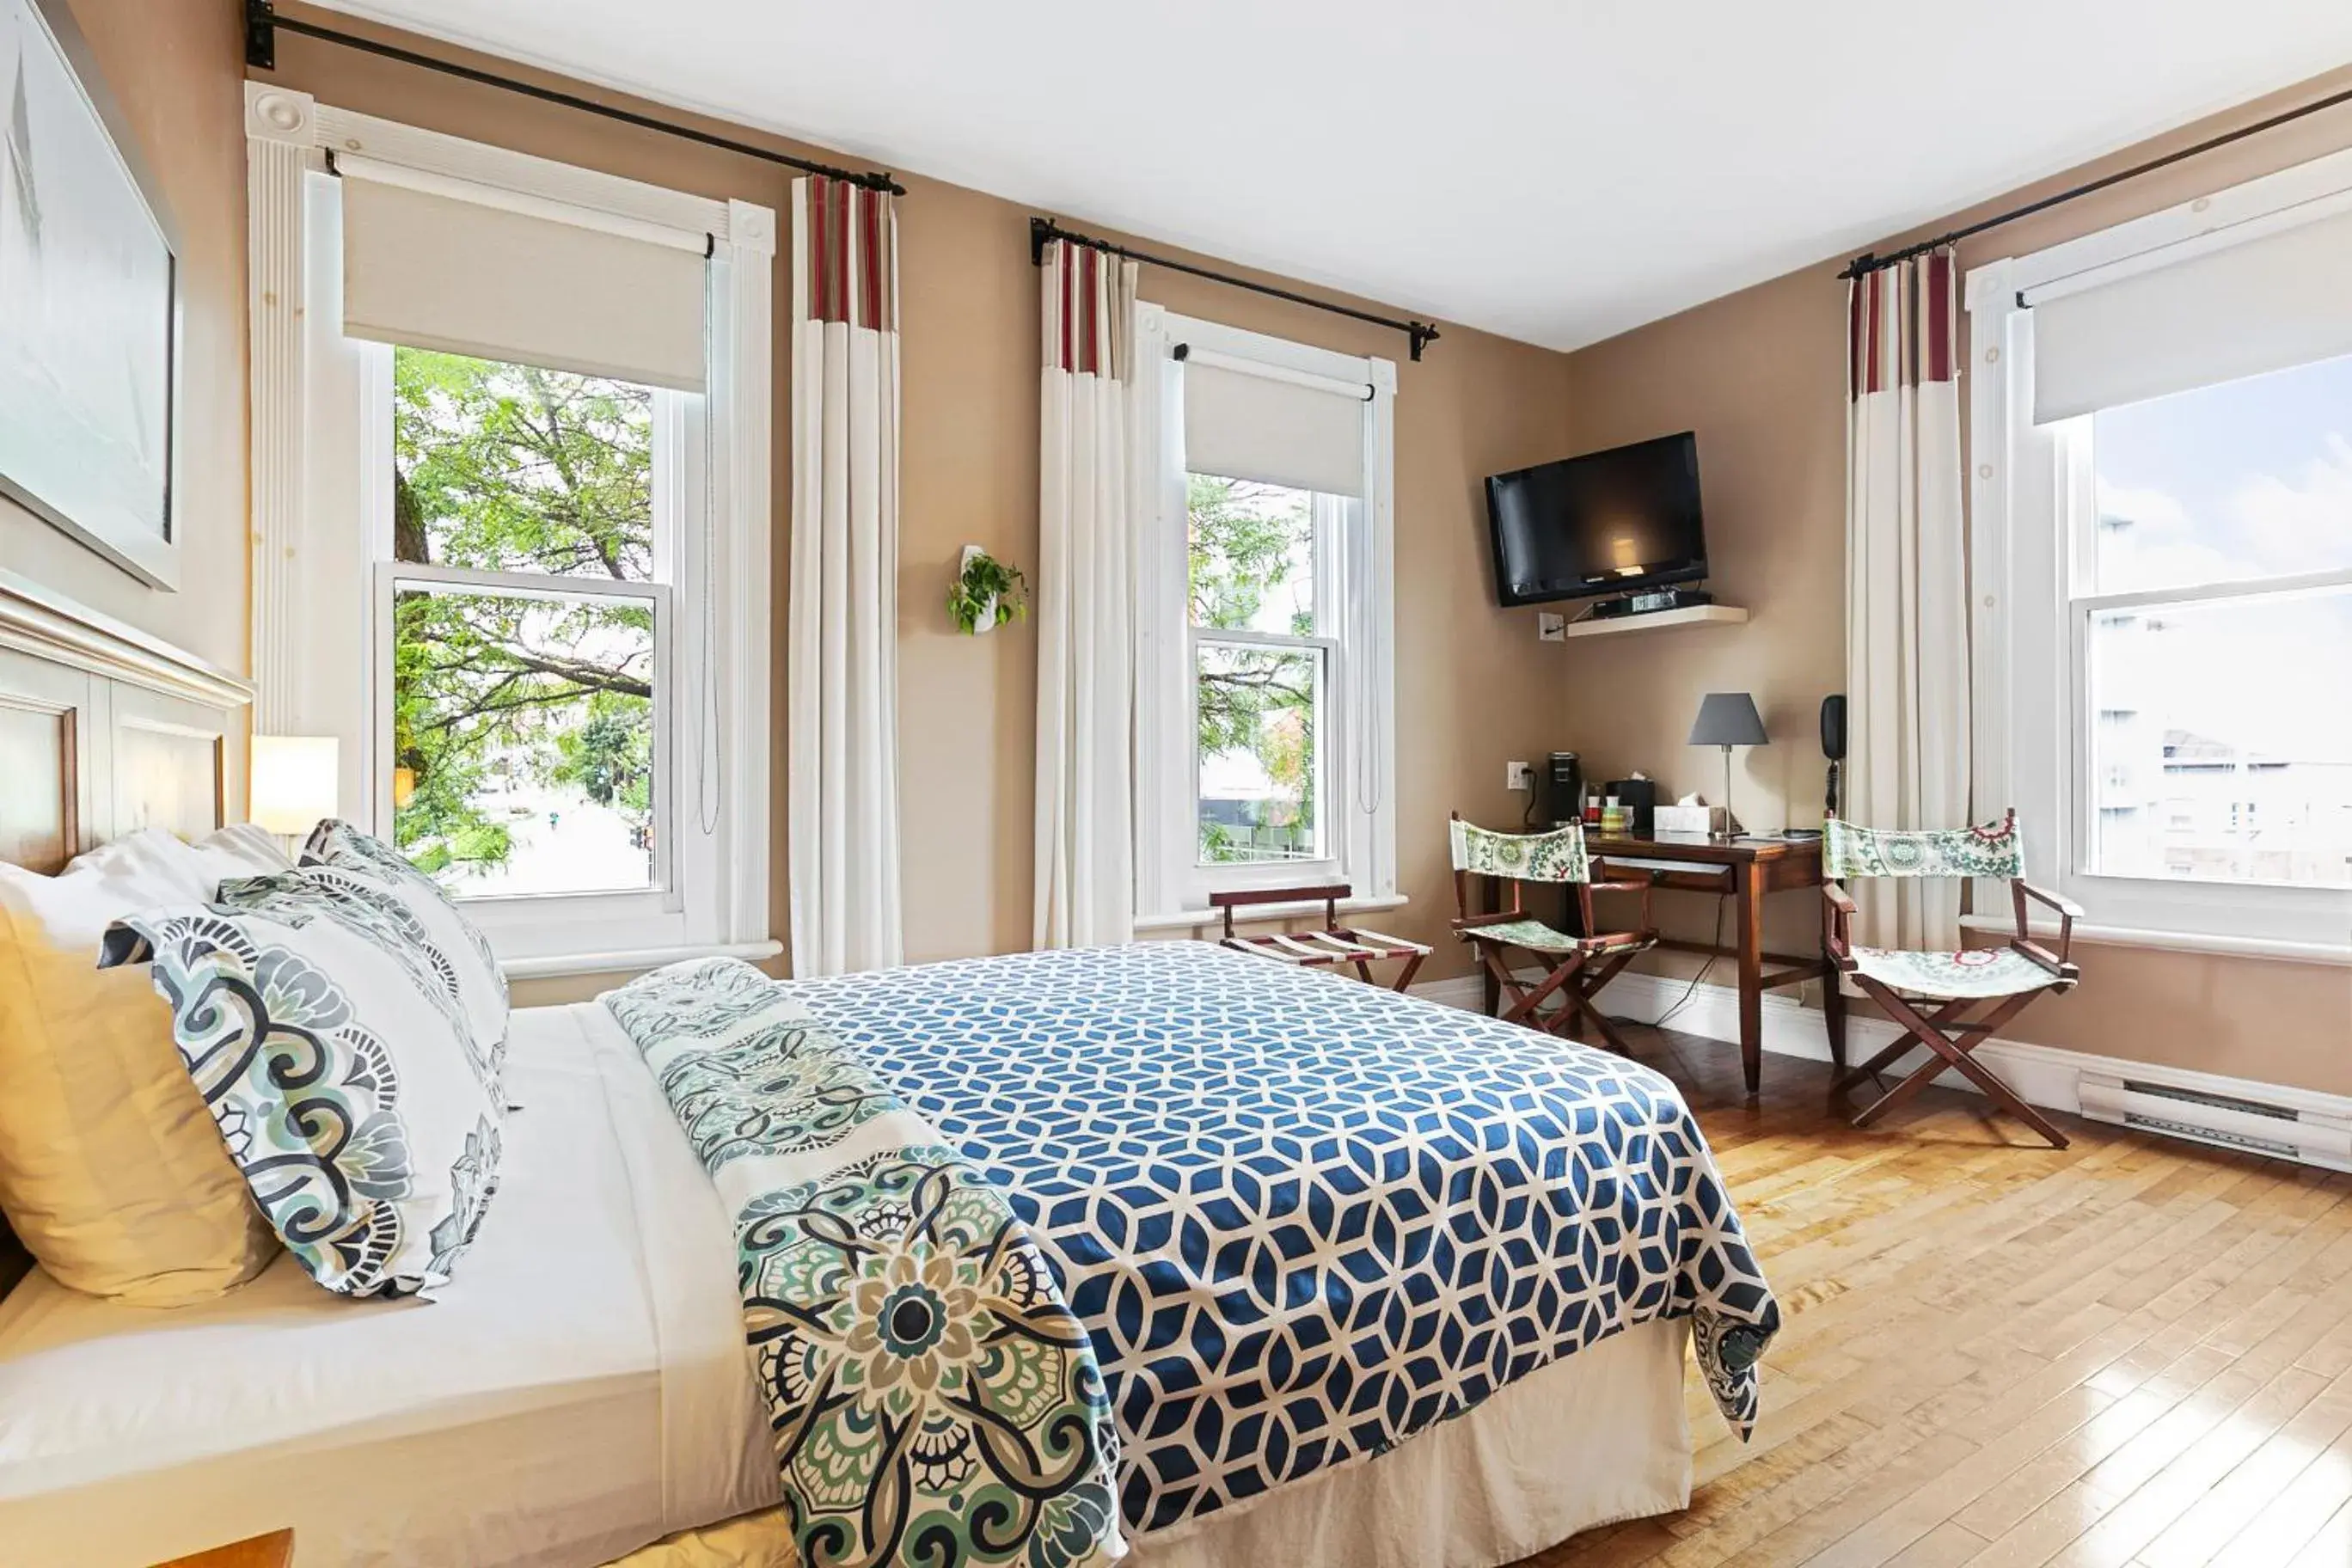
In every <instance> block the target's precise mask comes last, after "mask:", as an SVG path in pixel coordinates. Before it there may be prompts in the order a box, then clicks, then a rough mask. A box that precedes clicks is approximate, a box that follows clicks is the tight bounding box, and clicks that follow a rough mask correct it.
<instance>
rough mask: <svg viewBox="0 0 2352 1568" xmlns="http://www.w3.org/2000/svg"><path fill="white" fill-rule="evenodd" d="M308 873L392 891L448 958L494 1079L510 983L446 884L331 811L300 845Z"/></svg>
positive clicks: (502, 1051) (461, 1002) (502, 1048)
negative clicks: (447, 891)
mask: <svg viewBox="0 0 2352 1568" xmlns="http://www.w3.org/2000/svg"><path fill="white" fill-rule="evenodd" d="M302 868H303V869H304V870H305V871H306V872H310V873H312V874H314V875H318V876H320V877H322V878H325V877H331V878H334V879H344V885H349V884H350V883H352V882H357V883H360V884H362V885H364V886H367V887H372V888H373V889H377V890H379V891H381V892H383V893H388V894H390V895H391V896H392V897H393V898H394V899H396V900H398V901H399V902H400V903H401V905H402V906H403V907H404V908H405V909H406V910H408V912H409V915H410V916H411V918H412V919H413V920H414V921H415V923H416V924H417V926H419V927H420V928H422V930H423V931H425V934H426V937H427V939H428V940H429V941H430V942H431V944H432V945H433V947H434V948H435V949H436V951H437V952H439V953H440V954H441V956H442V957H443V958H444V959H445V960H446V961H447V964H448V974H449V978H450V980H451V982H452V983H453V984H455V986H456V988H457V1000H458V1004H459V1005H460V1006H462V1007H463V1008H464V1010H465V1014H466V1019H467V1026H468V1027H469V1028H470V1029H471V1030H472V1031H473V1036H474V1041H475V1044H476V1045H477V1046H478V1047H479V1048H480V1050H481V1051H482V1052H483V1054H484V1055H485V1056H486V1057H487V1058H488V1061H489V1063H490V1073H491V1076H492V1078H493V1079H496V1078H497V1076H498V1074H499V1069H500V1068H501V1066H502V1065H503V1064H504V1062H505V1060H506V1047H507V1014H508V1001H507V982H506V976H505V975H504V974H502V973H499V961H498V959H497V957H496V956H495V955H493V954H492V953H491V952H490V944H489V941H488V938H486V937H484V936H483V935H482V933H481V931H479V930H478V929H477V928H476V927H475V925H474V922H473V921H469V920H467V918H466V917H465V916H464V915H463V914H461V913H459V912H458V910H457V904H456V902H455V901H454V900H451V899H450V897H449V895H448V894H447V893H446V892H444V891H442V889H441V884H439V883H438V882H436V881H435V880H434V879H432V878H430V877H428V876H426V875H425V873H424V872H422V871H420V870H418V869H417V868H415V867H414V866H412V865H410V864H409V863H408V858H407V857H406V856H404V855H403V854H401V852H400V851H399V850H397V849H395V848H394V847H392V846H391V845H389V844H386V843H385V842H384V841H383V839H381V838H373V837H369V836H368V835H367V834H364V833H362V832H361V831H360V830H359V829H358V828H356V827H353V826H352V825H351V824H350V823H348V822H340V821H337V820H336V819H334V818H333V817H329V818H328V819H327V820H326V821H324V822H321V823H320V824H319V826H316V827H314V828H312V829H311V830H310V839H309V840H308V842H306V843H305V844H304V845H303V846H302Z"/></svg>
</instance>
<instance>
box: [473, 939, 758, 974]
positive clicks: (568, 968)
mask: <svg viewBox="0 0 2352 1568" xmlns="http://www.w3.org/2000/svg"><path fill="white" fill-rule="evenodd" d="M783 951H784V944H783V943H782V942H774V941H769V942H709V943H704V944H701V945H698V946H689V947H646V948H637V949H634V950H631V951H626V952H563V953H556V954H553V955H551V956H550V957H546V958H504V959H500V960H499V973H501V974H503V975H505V976H506V977H507V978H508V979H509V980H545V979H549V978H551V977H553V976H556V975H566V974H634V973H637V972H638V971H640V970H646V969H659V968H660V967H661V966H662V965H663V964H665V963H679V962H680V961H682V960H685V959H689V958H740V959H744V960H746V961H748V962H750V963H759V962H760V961H761V959H766V958H773V957H775V956H776V954H778V953H780V952H783Z"/></svg>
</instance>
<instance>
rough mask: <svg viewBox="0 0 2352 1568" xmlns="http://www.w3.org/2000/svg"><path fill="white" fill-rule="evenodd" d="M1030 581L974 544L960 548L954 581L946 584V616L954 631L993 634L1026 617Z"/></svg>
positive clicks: (1017, 568) (1017, 570)
mask: <svg viewBox="0 0 2352 1568" xmlns="http://www.w3.org/2000/svg"><path fill="white" fill-rule="evenodd" d="M1028 594H1029V580H1028V579H1027V578H1025V577H1024V576H1023V575H1022V574H1021V569H1020V568H1019V567H1018V566H1007V565H1006V564H1005V563H1003V562H1002V561H999V560H997V559H996V558H995V557H994V556H992V555H991V554H990V553H989V552H987V551H985V550H982V548H981V547H980V546H979V545H977V544H967V545H965V546H964V547H963V559H962V561H961V563H959V565H958V566H957V569H956V575H955V581H954V582H952V583H950V584H948V614H949V615H950V616H952V617H953V618H954V620H955V624H956V629H957V630H959V631H961V632H963V633H965V634H967V635H969V636H971V637H978V636H980V635H981V634H982V633H983V632H991V631H994V630H995V629H996V628H997V627H998V626H1003V625H1004V624H1005V623H1006V622H1007V621H1013V620H1018V619H1020V618H1021V617H1023V616H1026V615H1027V614H1028V613H1029V605H1028Z"/></svg>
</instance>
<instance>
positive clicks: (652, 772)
mask: <svg viewBox="0 0 2352 1568" xmlns="http://www.w3.org/2000/svg"><path fill="white" fill-rule="evenodd" d="M316 116H317V117H318V118H322V119H325V120H328V121H331V125H332V127H333V129H332V130H331V131H329V130H326V129H324V128H317V129H314V130H312V131H311V132H309V133H310V134H311V135H314V136H316V137H317V138H318V141H317V142H316V144H315V145H316V146H324V145H327V144H329V143H330V142H331V144H332V145H333V146H334V147H335V148H336V149H337V155H336V158H335V159H334V160H333V161H332V163H329V161H327V160H326V159H324V158H323V157H321V156H317V155H316V154H315V152H314V153H313V155H311V156H310V159H309V160H308V161H307V162H306V163H304V164H303V165H302V166H301V167H300V168H299V170H297V171H295V173H294V174H293V176H292V177H291V179H290V182H289V184H288V185H285V186H275V185H267V182H265V186H266V188H265V187H262V186H257V189H262V191H263V197H264V198H265V199H264V200H263V201H262V205H261V206H260V207H259V208H257V218H256V233H257V246H258V247H262V248H263V249H264V250H265V251H266V250H268V247H272V246H275V245H278V244H279V243H281V242H288V241H289V240H292V239H298V240H299V245H296V246H295V247H294V248H295V250H296V252H297V254H299V258H300V259H301V263H302V264H301V266H300V267H299V268H296V269H295V270H296V271H297V272H298V273H299V279H298V281H297V283H296V284H288V285H285V286H284V288H285V289H286V291H288V292H291V293H293V294H294V295H295V296H296V299H295V310H296V313H297V316H298V319H299V322H300V330H299V334H298V336H297V338H296V340H295V341H296V342H297V344H298V345H299V354H296V355H294V356H293V357H292V358H291V359H290V360H285V359H280V358H278V357H277V355H276V352H275V350H274V348H271V347H270V345H268V344H266V343H262V340H261V339H260V338H258V337H257V344H260V345H261V346H258V347H257V360H256V374H255V396H256V400H257V410H258V409H261V408H265V407H268V408H278V409H282V410H285V411H286V416H287V417H288V418H289V419H290V421H291V428H292V431H293V434H294V437H296V440H295V443H294V446H295V449H294V452H293V454H292V455H293V457H294V458H296V459H299V460H298V461H294V462H293V463H292V464H291V465H290V467H291V468H292V470H293V472H292V477H291V478H290V479H282V480H280V481H279V482H282V483H287V484H289V489H288V490H287V491H286V492H285V493H286V494H287V495H289V496H291V497H293V498H295V499H296V500H298V501H299V504H298V505H295V506H291V507H286V506H282V505H280V504H279V503H278V501H277V500H275V499H274V498H275V494H276V492H272V496H273V499H272V500H271V502H270V504H271V506H272V508H273V509H275V510H274V516H275V517H276V518H277V519H278V520H279V521H277V522H276V523H275V524H274V526H277V527H278V528H281V529H283V530H285V532H284V534H283V535H282V537H284V538H285V540H286V542H287V548H286V549H285V551H284V552H283V555H284V557H285V559H286V560H287V561H288V562H289V565H288V566H287V567H286V568H284V569H283V570H282V571H272V572H267V573H265V572H262V571H258V570H257V574H256V611H257V640H258V641H260V642H262V643H264V644H266V645H268V646H284V647H288V648H289V649H291V650H293V658H290V659H289V661H288V665H287V668H286V669H285V671H284V674H283V677H282V679H277V681H276V684H275V685H273V679H272V678H270V676H269V672H268V670H266V669H265V671H264V673H265V679H264V680H263V682H262V686H263V691H264V695H265V697H266V698H268V699H269V700H271V701H272V702H273V704H274V707H275V712H274V713H273V714H271V715H270V717H269V720H268V723H269V725H270V727H272V728H274V729H276V730H278V731H280V732H286V733H310V734H333V735H336V736H338V738H339V739H340V740H341V742H342V744H341V756H342V757H343V759H344V777H343V782H342V787H341V795H342V806H341V809H342V813H343V815H345V816H349V817H351V818H352V819H353V820H354V821H356V822H358V823H359V824H360V826H363V827H365V828H367V829H369V830H370V831H372V832H373V833H375V834H377V835H378V836H380V837H384V838H386V839H388V840H390V841H392V842H393V843H394V844H395V845H396V846H397V847H398V848H399V849H400V850H401V851H402V853H403V854H404V855H406V856H407V857H408V858H409V859H410V860H411V861H412V862H413V863H414V864H415V865H417V866H418V867H420V868H423V869H424V870H425V871H426V872H427V873H428V874H430V875H431V876H433V877H434V878H435V879H436V880H437V881H439V882H440V883H441V885H442V886H443V887H445V888H446V889H448V891H449V892H450V893H451V894H452V895H453V896H454V897H456V898H457V899H459V900H464V901H465V903H466V905H467V912H468V915H469V917H470V918H472V919H473V920H474V921H476V922H477V923H478V925H479V926H480V927H481V929H482V930H483V931H484V932H485V933H486V934H487V935H488V937H489V939H490V942H491V944H492V946H493V948H494V949H495V950H496V952H498V954H499V959H500V960H501V962H502V963H505V964H506V966H507V967H508V969H509V973H520V974H534V973H583V972H587V973H593V972H596V971H600V970H606V969H626V968H637V967H644V966H646V965H647V964H649V963H660V962H665V961H667V960H668V959H671V958H675V957H683V956H687V955H689V954H701V953H712V952H725V953H733V954H737V955H740V956H744V957H764V956H767V955H769V954H771V953H772V952H775V951H776V948H775V944H774V943H773V942H772V941H770V940H769V939H768V918H769V911H768V898H767V885H766V870H767V863H768V854H767V848H766V843H767V828H768V821H769V812H770V792H769V790H768V788H767V759H768V741H767V727H766V726H767V717H768V688H767V673H766V672H767V668H768V663H769V659H768V653H769V648H768V636H769V609H768V604H767V594H766V584H767V582H768V576H769V572H768V563H769V559H770V557H769V554H768V552H769V548H770V531H771V529H772V520H771V517H770V509H769V483H768V456H767V451H768V448H767V443H768V439H769V429H770V425H771V410H772V389H771V387H770V385H769V376H770V365H771V358H772V356H771V344H772V329H771V320H772V319H771V316H770V313H769V312H770V309H771V307H770V303H769V301H770V296H771V278H772V244H773V241H772V236H773V232H774V216H773V214H772V213H771V212H769V211H768V210H767V209H765V208H760V207H754V206H751V205H746V204H742V203H723V202H711V201H708V200H705V199H703V198H700V197H694V196H688V195H682V194H679V193H676V192H669V191H663V190H659V189H656V187H652V186H647V185H643V184H636V183H634V182H631V181H626V180H621V179H617V178H614V177H611V176H606V175H604V174H596V173H593V172H592V171H588V170H583V169H577V168H572V167H568V166H565V165H560V164H554V163H547V162H545V161H543V160H540V159H536V158H530V157H526V156H524V155H522V154H519V153H509V152H506V151H504V150H502V149H498V148H491V147H486V146H482V145H480V144H478V143H473V142H460V141H457V140H455V139H452V138H447V137H441V136H433V135H427V134H425V133H424V132H416V131H414V130H412V129H410V128H407V127H403V126H397V125H393V124H391V123H389V122H385V121H373V120H370V119H368V118H366V117H364V116H360V115H353V114H348V113H344V112H341V111H334V110H316ZM361 147H365V148H367V149H368V151H367V152H366V153H364V154H362V153H359V152H355V151H352V149H357V148H361ZM278 167H279V165H278V164H276V163H269V164H267V165H264V164H260V163H257V175H256V177H257V179H261V178H262V176H263V174H265V173H268V172H269V171H273V170H276V169H277V168H278ZM269 178H271V179H275V178H277V175H276V174H269ZM288 226H291V227H292V229H293V230H294V233H293V234H292V235H291V236H290V237H289V236H287V235H281V234H280V233H279V230H280V229H281V228H285V227H288ZM277 302H278V297H276V296H273V297H271V298H270V299H268V300H264V301H263V302H262V303H260V304H257V307H256V308H257V310H262V309H264V308H265V307H268V308H271V309H274V308H275V307H276V305H277ZM265 350H267V351H268V352H265ZM261 422H262V416H261V415H260V414H259V413H257V425H259V424H260V423H261ZM278 471H279V472H281V473H282V472H283V470H278ZM264 477H265V476H264V468H258V467H257V481H256V482H257V510H258V508H259V504H260V503H259V493H260V489H261V486H262V481H263V478H264ZM268 558H269V557H267V556H257V561H258V560H267V559H268Z"/></svg>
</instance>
